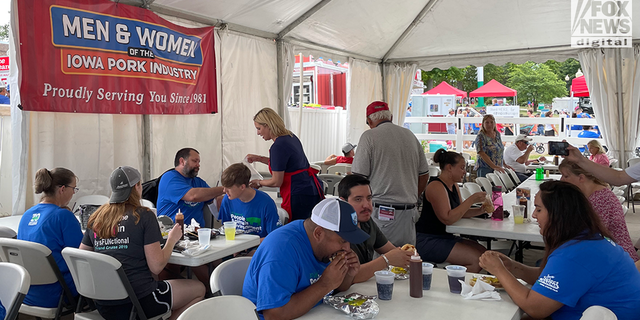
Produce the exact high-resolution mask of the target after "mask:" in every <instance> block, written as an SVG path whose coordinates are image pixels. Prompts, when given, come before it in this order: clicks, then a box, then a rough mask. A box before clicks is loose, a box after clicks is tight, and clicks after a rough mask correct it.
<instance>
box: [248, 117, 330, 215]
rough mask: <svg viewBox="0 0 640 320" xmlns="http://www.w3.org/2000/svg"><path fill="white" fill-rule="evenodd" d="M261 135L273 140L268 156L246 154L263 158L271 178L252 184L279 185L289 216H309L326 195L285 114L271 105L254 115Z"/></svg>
mask: <svg viewBox="0 0 640 320" xmlns="http://www.w3.org/2000/svg"><path fill="white" fill-rule="evenodd" d="M253 121H254V125H255V127H256V130H257V131H258V135H259V136H261V137H262V138H263V139H264V140H273V144H272V145H271V148H270V149H269V157H264V156H259V155H255V154H249V155H247V161H249V163H252V162H254V161H258V162H262V163H264V164H266V165H268V166H269V171H270V172H271V175H272V177H271V179H267V180H253V181H251V183H250V184H249V186H251V187H253V188H260V187H262V186H265V187H279V188H280V195H281V196H282V205H281V206H282V208H283V209H285V210H286V211H287V212H288V213H289V220H290V221H293V220H298V219H306V218H309V217H310V216H311V210H312V209H313V207H314V206H315V205H316V204H317V203H318V202H320V201H321V200H322V199H324V193H323V192H322V190H323V188H322V184H321V183H320V180H318V177H317V176H316V174H317V173H318V171H317V170H315V169H313V168H311V167H310V166H309V161H307V156H306V155H305V154H304V150H303V148H302V144H301V143H300V140H299V139H298V137H296V136H295V135H294V134H293V133H292V132H291V131H289V130H287V129H286V128H285V126H284V121H282V118H280V116H279V115H278V114H277V113H276V112H275V111H273V109H271V108H264V109H262V110H260V111H258V113H257V114H256V115H255V116H254V117H253Z"/></svg>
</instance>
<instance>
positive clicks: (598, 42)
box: [571, 0, 632, 48]
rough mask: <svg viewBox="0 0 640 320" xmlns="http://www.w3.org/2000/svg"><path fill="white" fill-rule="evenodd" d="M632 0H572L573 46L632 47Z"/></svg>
mask: <svg viewBox="0 0 640 320" xmlns="http://www.w3.org/2000/svg"><path fill="white" fill-rule="evenodd" d="M631 5H632V0H616V1H610V0H608V1H597V0H571V46H572V47H574V48H589V47H591V48H593V47H603V48H624V47H627V48H630V47H631V30H632V25H631V11H632V10H631Z"/></svg>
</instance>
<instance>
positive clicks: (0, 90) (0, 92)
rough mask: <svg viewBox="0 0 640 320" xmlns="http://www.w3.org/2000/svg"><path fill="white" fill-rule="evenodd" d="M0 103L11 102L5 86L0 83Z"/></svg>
mask: <svg viewBox="0 0 640 320" xmlns="http://www.w3.org/2000/svg"><path fill="white" fill-rule="evenodd" d="M0 104H11V100H10V99H9V92H8V91H7V87H5V86H4V85H0Z"/></svg>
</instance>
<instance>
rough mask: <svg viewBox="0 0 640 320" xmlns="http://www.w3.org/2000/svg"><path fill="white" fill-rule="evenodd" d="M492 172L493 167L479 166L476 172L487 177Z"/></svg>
mask: <svg viewBox="0 0 640 320" xmlns="http://www.w3.org/2000/svg"><path fill="white" fill-rule="evenodd" d="M492 172H493V169H491V168H489V167H479V168H478V170H477V171H476V174H477V176H478V177H485V176H486V175H487V173H492Z"/></svg>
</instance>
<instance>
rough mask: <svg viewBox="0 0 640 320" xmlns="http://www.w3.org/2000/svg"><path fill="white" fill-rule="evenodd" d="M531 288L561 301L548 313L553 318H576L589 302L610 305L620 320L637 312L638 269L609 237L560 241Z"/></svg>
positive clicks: (639, 296)
mask: <svg viewBox="0 0 640 320" xmlns="http://www.w3.org/2000/svg"><path fill="white" fill-rule="evenodd" d="M531 289H532V290H533V291H535V292H537V293H539V294H541V295H543V296H545V297H547V298H550V299H553V300H555V301H558V302H561V303H563V304H564V306H563V307H561V308H560V309H558V310H557V311H556V312H554V313H553V314H552V315H551V316H552V318H553V319H554V320H564V319H576V320H577V319H580V317H581V316H582V313H583V312H584V310H586V309H587V308H588V307H590V306H593V305H600V306H604V307H606V308H608V309H610V310H611V311H613V312H614V313H615V314H616V316H617V317H618V319H620V320H622V319H637V315H638V314H640V273H638V270H637V269H636V267H635V265H634V264H633V261H632V260H631V258H630V257H629V254H627V253H626V252H625V251H624V250H623V249H622V248H621V247H620V246H619V245H617V244H616V243H615V242H613V241H611V240H609V239H599V240H582V241H576V240H571V241H568V242H567V243H565V244H563V245H562V246H560V247H559V248H558V249H556V250H555V251H554V252H553V253H552V254H551V255H550V256H549V259H548V261H547V265H546V266H545V267H544V270H542V273H541V274H540V278H539V279H538V281H536V283H535V284H534V285H533V287H532V288H531Z"/></svg>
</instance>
